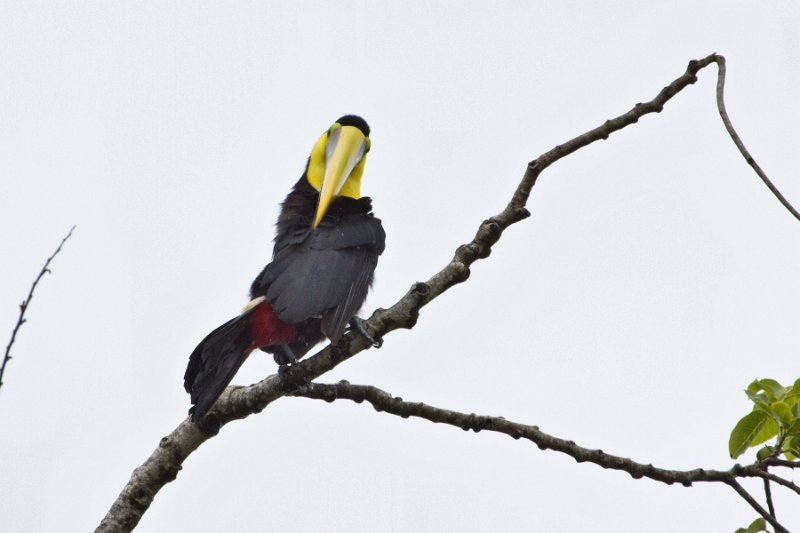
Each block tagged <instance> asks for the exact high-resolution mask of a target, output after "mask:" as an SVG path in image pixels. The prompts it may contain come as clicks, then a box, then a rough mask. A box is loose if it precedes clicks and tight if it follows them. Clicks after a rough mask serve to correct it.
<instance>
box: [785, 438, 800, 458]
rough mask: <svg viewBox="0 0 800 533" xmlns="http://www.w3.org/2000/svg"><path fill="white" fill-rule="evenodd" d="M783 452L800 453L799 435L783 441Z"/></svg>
mask: <svg viewBox="0 0 800 533" xmlns="http://www.w3.org/2000/svg"><path fill="white" fill-rule="evenodd" d="M782 451H783V452H784V453H786V452H789V453H791V454H792V455H800V437H796V436H795V437H789V438H788V439H786V440H785V441H783V450H782Z"/></svg>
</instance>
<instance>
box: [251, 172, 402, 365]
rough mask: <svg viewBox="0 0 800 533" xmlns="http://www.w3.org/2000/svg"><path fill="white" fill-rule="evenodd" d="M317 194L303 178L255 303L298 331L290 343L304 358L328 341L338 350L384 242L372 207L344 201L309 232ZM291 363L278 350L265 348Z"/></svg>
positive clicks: (281, 221)
mask: <svg viewBox="0 0 800 533" xmlns="http://www.w3.org/2000/svg"><path fill="white" fill-rule="evenodd" d="M318 197H319V193H318V192H317V191H316V190H315V189H314V188H313V187H311V186H310V185H309V184H308V180H307V179H306V178H305V177H303V178H300V180H299V181H298V182H297V184H295V186H294V189H293V190H292V192H291V193H289V195H288V196H287V197H286V200H285V201H284V202H283V204H282V206H281V214H280V216H279V217H278V223H277V234H276V237H275V247H274V249H273V256H272V262H271V263H269V264H268V265H267V266H266V267H264V270H262V271H261V273H260V274H259V275H258V276H257V277H256V279H255V280H254V281H253V283H252V285H251V287H250V296H251V297H252V298H258V297H259V296H265V297H266V299H267V301H268V302H269V303H270V304H271V305H272V308H273V309H274V310H275V312H276V313H277V314H278V317H279V318H280V319H281V320H282V321H285V322H290V323H292V324H295V325H296V326H297V328H298V335H297V339H296V340H295V341H294V342H292V343H289V347H290V349H291V350H292V352H293V353H294V355H295V356H297V357H301V356H303V355H304V354H305V353H307V352H308V350H310V349H311V348H312V347H313V346H314V345H315V344H317V343H318V342H320V341H321V340H322V339H324V338H325V337H327V338H328V339H330V340H331V341H332V342H337V341H338V340H339V339H340V338H341V336H342V333H343V332H344V329H345V326H346V325H347V323H348V321H349V320H350V319H351V318H352V317H353V316H354V315H355V314H356V312H357V311H358V309H359V308H360V307H361V305H362V304H363V303H364V300H365V299H366V296H367V291H368V290H369V287H370V285H371V284H372V278H373V273H374V271H375V266H376V265H377V264H378V256H379V255H380V254H381V253H383V249H384V247H385V243H386V234H385V232H384V230H383V226H382V225H381V221H380V220H379V219H378V218H376V217H375V216H374V215H373V214H372V212H371V211H372V201H371V199H370V198H368V197H362V198H359V199H357V200H356V199H353V198H347V197H340V198H337V199H336V200H334V202H333V203H332V204H331V207H330V208H329V209H328V213H327V214H326V215H325V218H323V219H322V222H321V223H320V225H319V227H317V228H316V229H311V221H312V220H313V216H314V209H316V205H317V199H318ZM264 350H265V351H268V352H270V353H272V354H274V355H275V359H276V361H277V362H278V363H279V364H283V363H286V362H288V361H286V359H285V357H284V354H283V352H282V351H281V350H280V348H279V347H275V346H269V347H265V348H264Z"/></svg>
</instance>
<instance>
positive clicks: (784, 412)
mask: <svg viewBox="0 0 800 533" xmlns="http://www.w3.org/2000/svg"><path fill="white" fill-rule="evenodd" d="M769 410H770V415H772V418H774V419H775V421H776V422H777V423H778V424H780V426H781V427H782V428H788V427H790V426H791V425H792V423H793V422H794V414H792V409H791V407H789V406H788V405H786V402H775V403H773V404H771V405H770V406H769Z"/></svg>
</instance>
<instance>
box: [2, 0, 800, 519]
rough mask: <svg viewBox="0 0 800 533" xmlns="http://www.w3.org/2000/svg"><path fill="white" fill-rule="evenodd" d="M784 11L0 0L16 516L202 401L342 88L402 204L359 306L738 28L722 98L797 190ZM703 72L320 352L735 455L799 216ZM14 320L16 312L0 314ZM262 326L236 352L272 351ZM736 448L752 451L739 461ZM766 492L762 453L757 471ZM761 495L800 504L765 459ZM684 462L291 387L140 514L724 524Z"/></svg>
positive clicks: (375, 178) (668, 444)
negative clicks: (432, 297) (342, 353)
mask: <svg viewBox="0 0 800 533" xmlns="http://www.w3.org/2000/svg"><path fill="white" fill-rule="evenodd" d="M798 28H800V7H798V3H797V2H795V1H781V2H774V1H764V2H741V1H724V2H723V1H713V2H712V1H709V2H658V3H655V2H654V3H650V6H649V7H648V5H647V3H643V2H635V1H631V2H612V3H600V2H563V1H562V2H558V3H556V2H547V3H544V2H517V3H511V2H508V3H499V2H496V3H492V2H489V3H487V2H472V3H465V2H449V3H444V2H438V3H429V2H402V3H388V2H335V3H333V2H331V3H327V2H326V3H322V2H303V3H297V2H237V3H227V4H221V3H219V4H218V3H209V2H203V3H200V2H177V3H175V2H137V3H134V2H60V3H58V5H54V4H53V3H50V2H36V3H34V2H23V1H9V0H7V1H4V2H2V3H0V250H2V257H3V261H2V275H1V276H0V334H2V335H3V336H5V335H8V334H10V331H11V328H12V327H13V324H14V323H15V321H16V318H17V313H18V309H17V305H18V303H19V302H20V301H22V299H23V298H24V296H25V294H27V291H28V288H29V286H30V282H31V281H32V280H33V278H34V277H35V275H36V273H37V272H38V270H39V269H40V268H41V265H42V263H43V262H44V260H45V258H46V257H47V256H48V255H50V253H51V252H52V251H53V249H54V248H55V247H56V245H57V244H58V242H59V240H60V239H61V238H62V237H63V235H64V234H66V232H67V231H68V230H69V228H70V226H72V225H73V224H77V226H78V228H77V230H76V232H75V234H74V236H73V238H72V239H71V240H70V241H69V242H68V243H67V245H66V247H65V249H64V251H63V253H62V254H61V255H60V256H59V257H58V258H57V259H56V260H55V262H54V264H53V275H52V276H48V277H46V278H45V279H44V280H43V281H42V283H41V284H40V286H39V289H38V291H37V294H36V296H35V298H34V301H33V304H32V306H31V308H30V310H29V314H28V319H29V322H28V323H27V324H25V326H24V327H23V329H22V330H21V332H20V335H19V338H18V340H17V343H16V344H15V346H14V355H15V358H14V360H12V361H11V363H10V364H9V366H8V368H7V372H6V376H5V383H4V385H3V387H2V389H1V390H0V529H2V530H3V531H24V532H29V531H47V532H50V531H53V532H63V531H90V530H92V529H93V528H94V527H95V526H96V525H97V524H98V523H99V521H100V519H101V518H102V517H103V515H104V514H105V513H106V511H107V510H108V507H109V506H110V505H111V503H112V502H113V501H114V499H115V498H116V496H117V494H118V493H119V491H120V490H121V488H122V487H123V485H124V483H125V482H126V481H127V480H128V478H129V476H130V473H131V471H132V470H133V469H134V468H135V467H137V466H138V465H140V464H141V463H142V462H143V461H144V460H145V459H146V458H147V457H148V456H149V455H150V453H151V452H152V451H153V449H154V448H155V447H156V445H157V443H158V440H159V439H160V438H161V437H162V436H163V435H165V434H167V433H168V432H170V431H171V430H172V429H173V428H174V427H175V426H176V425H177V424H178V423H179V422H180V421H181V420H182V419H183V417H184V416H185V414H186V410H187V408H188V407H189V399H188V396H187V395H186V393H185V392H184V390H183V386H182V377H183V372H184V369H185V365H186V362H187V358H188V355H189V353H190V352H191V351H192V349H193V348H194V346H195V345H196V344H197V342H198V341H199V340H200V339H202V338H203V337H204V336H205V335H206V333H208V332H209V331H210V330H211V329H213V328H214V327H216V326H217V325H219V324H220V323H222V322H224V321H225V320H227V319H229V318H230V317H231V316H233V315H234V314H236V313H237V312H238V310H239V309H240V308H241V306H242V305H243V304H244V303H245V302H246V299H247V289H248V287H249V285H250V282H251V280H252V278H253V277H254V276H255V275H256V274H257V273H258V272H259V271H260V269H261V268H262V267H263V265H264V264H265V263H266V262H267V261H268V260H269V257H270V254H271V239H272V235H273V226H272V225H273V223H274V221H275V219H276V217H277V209H278V203H279V202H280V201H281V200H282V199H283V198H284V196H285V195H286V193H287V192H288V190H289V188H290V186H291V185H292V184H293V183H294V182H295V181H296V180H297V178H298V177H299V175H300V173H301V172H302V170H303V166H304V164H305V159H306V157H307V156H308V153H309V152H310V150H311V147H312V145H313V143H314V141H315V140H316V138H317V137H318V136H319V134H320V133H321V132H322V131H324V130H325V129H326V128H327V127H328V126H330V124H331V122H332V121H333V120H334V119H336V118H337V117H339V116H341V115H342V114H345V113H357V114H361V115H363V116H364V117H365V118H366V119H367V120H368V121H369V122H370V124H371V126H372V131H373V133H372V136H371V138H372V147H373V149H372V151H371V152H370V157H369V161H368V162H367V167H366V172H365V177H364V181H363V185H362V192H363V193H364V194H367V195H369V196H372V197H373V198H374V207H375V212H376V214H377V215H378V216H379V217H380V218H381V219H382V220H383V222H384V226H385V228H386V232H387V248H386V252H385V253H384V254H383V256H382V257H381V260H380V263H379V265H378V270H377V278H376V282H375V286H374V289H373V291H372V294H371V295H370V298H369V300H368V301H367V304H366V308H365V310H364V313H363V314H364V315H367V316H368V315H369V314H370V312H371V311H372V309H374V308H375V307H377V306H383V307H386V306H388V305H391V304H392V303H394V302H395V301H396V300H397V299H398V298H399V297H400V296H401V295H402V294H403V293H404V292H405V291H406V289H407V288H408V287H409V286H410V285H411V284H412V283H413V282H414V281H416V280H423V279H427V278H428V277H429V276H430V275H431V274H433V273H434V272H435V271H437V270H438V269H439V268H441V267H442V266H443V265H444V264H445V263H446V262H447V261H448V260H449V258H450V257H451V256H452V252H453V250H454V249H455V248H456V247H457V246H458V245H459V244H460V243H463V242H465V241H466V240H468V239H469V238H471V236H472V235H473V233H474V230H475V228H476V227H477V224H478V223H479V222H480V221H481V220H483V219H484V218H486V217H488V216H490V215H492V214H495V213H496V212H498V211H499V210H500V209H501V208H502V207H503V206H504V205H505V203H506V201H507V200H508V198H509V196H510V194H511V192H512V191H513V189H514V187H515V186H516V184H517V182H518V180H519V178H520V177H521V175H522V173H523V171H524V169H525V164H526V162H527V161H529V160H530V159H532V158H534V157H535V156H537V155H538V154H540V153H542V152H544V151H545V150H548V149H550V148H551V147H553V146H555V145H556V144H558V143H561V142H564V141H566V140H568V139H569V138H571V137H573V136H575V135H578V134H580V133H582V132H584V131H586V130H588V129H590V128H593V127H595V126H597V125H599V124H601V123H602V122H603V121H605V120H606V119H608V118H611V117H612V116H615V115H617V114H619V113H622V112H624V111H626V110H628V109H629V108H630V107H631V106H632V105H633V104H635V103H637V102H641V101H645V100H648V99H650V98H652V97H653V96H655V94H656V93H657V92H658V91H659V90H660V89H661V87H663V86H664V85H665V84H667V83H669V82H670V81H672V80H673V79H674V78H676V77H677V76H678V75H680V74H681V73H682V72H683V71H684V68H685V66H686V63H687V62H688V61H689V60H690V59H693V58H701V57H703V56H706V55H707V54H709V53H711V52H719V53H721V54H724V55H725V56H726V57H727V59H728V68H729V78H728V100H727V102H728V111H729V112H730V114H731V117H732V119H733V121H734V123H735V125H736V126H737V128H738V129H739V132H740V134H741V136H742V137H743V139H744V141H745V142H746V143H747V145H748V146H749V148H750V149H751V151H752V153H753V154H754V156H755V157H756V159H757V160H758V161H759V162H760V163H761V165H762V167H763V168H764V169H765V170H766V171H767V172H768V173H769V175H770V176H771V177H772V178H773V180H774V181H775V183H776V184H777V185H778V186H779V187H780V188H781V189H782V190H783V192H784V193H785V195H786V196H787V197H788V198H790V199H792V200H793V201H794V202H795V205H797V204H800V175H798V170H797V169H798V168H800V150H798V148H800V135H799V134H798V124H800V104H798V94H799V93H798V87H800V60H799V59H798V58H800V31H798ZM715 80H716V69H715V68H713V67H711V68H708V69H706V70H704V71H702V72H701V73H700V75H699V81H698V83H697V84H696V85H694V86H692V87H690V88H688V89H686V90H685V91H684V92H683V93H681V94H680V95H679V96H677V97H676V98H675V99H674V100H673V101H671V102H670V103H669V104H668V105H667V107H666V108H665V109H664V112H663V113H662V114H660V115H651V116H648V117H647V118H645V119H643V120H641V121H640V122H639V123H638V124H636V125H635V126H633V127H629V128H628V129H626V130H624V131H623V132H621V133H618V134H615V135H614V136H612V137H611V138H610V139H608V140H607V141H605V142H602V143H598V144H596V145H593V146H591V147H589V148H587V149H584V150H581V151H580V152H578V153H576V154H574V155H573V156H570V157H569V158H568V159H566V160H563V161H560V162H559V163H557V164H556V165H555V166H553V167H552V168H550V169H548V170H547V171H546V172H545V173H544V174H543V175H542V176H541V178H540V180H539V183H538V185H537V186H536V188H535V189H534V192H533V195H532V196H531V201H530V204H529V208H530V209H531V211H532V214H533V216H532V217H531V218H530V219H528V220H526V221H524V222H523V223H521V224H518V225H516V226H514V227H513V228H512V229H510V230H508V231H507V233H506V235H504V237H503V239H502V240H501V241H500V243H499V244H498V245H497V246H496V247H495V250H494V253H493V254H492V256H491V257H490V258H489V259H488V260H486V261H482V262H480V263H479V264H476V265H475V267H474V268H473V274H472V277H471V278H470V280H469V282H468V283H466V284H464V285H461V286H459V287H457V288H454V289H453V290H452V291H451V292H448V293H447V294H446V295H445V296H443V297H442V298H440V299H438V300H436V301H435V302H434V303H433V304H432V305H430V306H429V307H427V308H425V310H424V311H423V312H422V315H421V317H420V321H419V324H418V326H417V327H416V328H415V329H414V330H413V331H411V332H406V331H398V332H394V333H392V334H391V335H390V336H388V337H387V338H386V343H385V346H384V347H383V348H382V349H381V350H370V351H368V352H364V353H362V354H360V355H359V356H357V357H355V358H353V359H352V360H350V361H348V362H346V363H344V364H342V365H341V366H340V367H338V368H337V369H336V370H335V371H333V372H331V373H330V374H329V375H326V376H324V378H322V380H321V381H336V380H339V379H347V380H349V381H351V382H354V383H364V384H372V385H376V386H378V387H381V388H383V389H386V390H388V391H390V392H392V393H393V394H396V395H399V396H402V397H403V398H405V399H408V400H413V401H425V402H427V403H431V404H433V405H438V406H442V407H448V408H454V409H459V410H462V411H466V412H475V413H480V414H490V415H502V416H505V417H506V418H509V419H511V420H515V421H520V422H524V423H529V424H538V425H539V426H540V427H541V428H542V429H543V430H544V431H547V432H550V433H552V434H555V435H558V436H560V437H564V438H569V439H574V440H575V441H577V442H578V443H579V444H582V445H585V446H588V447H599V448H602V449H603V450H605V451H607V452H610V453H614V454H618V455H622V456H625V457H632V458H634V459H636V460H639V461H642V462H645V463H653V464H655V465H657V466H661V467H665V468H675V469H688V468H696V467H705V468H722V469H726V468H729V467H730V465H731V464H732V462H731V460H730V459H729V458H728V455H727V440H728V435H729V432H730V429H731V428H732V427H733V425H734V423H735V422H736V421H737V420H738V418H739V417H741V416H742V415H743V414H745V413H746V412H747V411H748V409H749V404H748V401H747V399H746V397H745V395H744V394H743V393H742V389H743V388H744V387H745V386H746V385H747V384H748V383H749V382H750V381H751V380H753V379H754V378H756V377H772V378H775V379H778V380H780V381H783V382H790V381H792V380H794V379H795V378H797V377H798V376H800V365H798V360H800V359H799V357H800V356H798V346H799V345H800V327H798V313H797V309H798V307H797V302H798V301H799V300H800V284H799V283H798V272H800V223H798V222H797V221H796V220H794V219H793V218H792V217H791V216H790V215H789V214H788V213H787V212H786V211H785V210H784V209H783V208H782V207H781V206H780V205H779V204H778V203H777V201H775V199H774V198H773V197H772V196H771V195H770V194H769V192H768V191H767V189H766V188H765V187H764V185H763V184H762V183H761V182H760V181H759V180H758V178H757V177H756V176H755V175H754V173H753V172H752V171H751V170H750V169H749V167H748V166H747V165H746V164H745V162H744V161H743V159H742V158H741V156H740V155H739V154H738V152H737V151H736V148H735V147H734V145H733V143H732V142H731V141H730V140H729V138H728V137H727V135H726V133H725V131H724V129H723V127H722V124H721V122H720V120H719V118H718V116H717V113H716V109H715V106H714V84H715ZM4 344H5V340H3V345H4ZM274 371H275V365H274V363H273V362H272V359H271V357H268V356H263V355H258V354H255V356H254V357H252V358H251V359H250V360H249V361H248V362H247V363H246V365H245V366H244V367H243V368H242V369H241V371H240V372H239V374H238V375H237V377H236V378H235V380H234V382H235V383H240V384H248V383H252V382H255V381H258V380H260V379H261V378H263V377H264V376H266V375H268V374H270V373H273V372H274ZM743 459H744V460H745V461H750V460H752V454H750V455H748V456H746V457H744V458H743ZM747 486H748V487H750V488H753V489H754V491H755V492H756V493H757V494H758V496H759V497H762V494H761V492H760V491H759V490H758V489H759V486H760V485H759V484H758V483H753V484H749V485H747ZM775 496H776V505H777V509H778V515H779V518H780V519H782V520H783V521H784V524H785V525H786V526H787V527H789V528H790V529H791V528H792V527H793V528H794V529H800V505H797V497H796V496H795V497H794V498H791V497H789V496H788V493H787V492H786V491H783V490H779V489H775ZM753 518H755V514H754V512H753V511H752V510H751V509H750V508H749V507H748V506H747V505H746V504H745V503H744V502H743V501H742V500H741V499H740V498H739V497H738V496H737V495H736V494H735V493H734V492H733V491H732V490H730V489H729V488H727V487H724V486H721V485H716V484H715V485H706V486H703V485H697V486H695V487H694V488H691V489H686V488H682V487H668V486H665V485H662V484H658V483H656V482H653V481H648V480H639V481H634V480H632V479H630V477H629V476H628V475H627V474H623V473H619V472H612V471H605V470H602V469H600V468H599V467H596V466H594V465H589V464H580V465H579V464H576V463H575V462H574V461H573V460H572V459H569V458H567V457H564V456H561V455H559V454H556V453H554V452H543V451H541V450H539V449H538V448H536V447H535V446H533V445H531V444H530V443H527V442H524V441H514V440H512V439H510V438H508V437H504V436H498V435H492V434H488V433H485V432H482V433H480V434H472V433H464V432H462V431H460V430H458V429H455V428H452V427H445V426H437V425H433V424H431V423H429V422H426V421H419V420H403V419H400V418H396V417H392V416H389V415H386V414H379V413H376V412H375V411H374V410H373V409H371V408H370V407H369V406H366V405H354V404H350V403H347V402H344V401H342V402H337V403H334V404H326V403H323V402H315V401H311V400H306V399H295V398H287V399H282V400H279V401H277V402H275V403H274V404H272V405H270V406H269V408H268V409H266V410H265V411H264V412H262V413H261V414H259V415H257V416H252V417H250V418H248V419H246V420H244V421H239V422H236V423H234V424H231V425H230V426H227V427H225V429H224V430H223V431H222V433H221V434H220V435H219V436H218V437H217V438H214V439H212V440H210V441H208V442H207V443H206V444H204V445H203V446H202V447H201V448H200V449H199V450H198V451H197V452H196V453H194V454H192V455H191V457H190V458H189V459H188V460H187V461H186V462H185V464H184V468H183V470H182V472H181V473H180V475H179V476H178V479H177V480H176V481H175V482H174V483H171V484H169V485H167V486H166V487H165V488H164V489H163V490H162V491H161V492H160V493H159V494H158V496H157V497H156V499H155V502H154V503H153V505H152V507H151V508H150V510H149V511H148V512H147V514H146V515H145V517H144V519H143V520H142V522H141V523H140V526H139V529H138V530H137V531H142V532H164V531H193V532H196V533H201V532H216V531H222V530H223V529H225V528H227V529H228V530H233V531H237V530H242V531H249V530H274V531H287V530H292V531H355V532H359V531H361V532H374V531H379V532H383V531H386V532H389V531H391V532H412V531H413V532H436V531H469V532H477V531H501V530H506V531H559V532H560V531H564V532H566V531H603V532H605V531H652V532H667V531H669V532H673V531H732V530H734V529H735V528H737V527H740V526H744V525H746V524H748V523H749V522H750V521H751V520H752V519H753Z"/></svg>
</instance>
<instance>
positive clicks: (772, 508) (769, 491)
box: [764, 479, 776, 518]
mask: <svg viewBox="0 0 800 533" xmlns="http://www.w3.org/2000/svg"><path fill="white" fill-rule="evenodd" d="M764 496H765V497H766V498H767V508H768V509H769V515H770V516H771V517H772V518H776V516H775V505H774V504H773V503H772V489H771V488H770V487H769V480H768V479H765V480H764Z"/></svg>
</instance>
